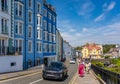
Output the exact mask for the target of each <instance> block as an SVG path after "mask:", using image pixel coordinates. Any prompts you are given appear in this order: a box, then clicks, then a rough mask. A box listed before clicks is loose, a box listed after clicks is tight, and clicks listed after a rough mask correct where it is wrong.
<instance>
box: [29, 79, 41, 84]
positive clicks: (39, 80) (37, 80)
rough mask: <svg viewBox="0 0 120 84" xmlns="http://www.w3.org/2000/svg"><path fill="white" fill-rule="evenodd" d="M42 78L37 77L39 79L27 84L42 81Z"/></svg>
mask: <svg viewBox="0 0 120 84" xmlns="http://www.w3.org/2000/svg"><path fill="white" fill-rule="evenodd" d="M42 80H43V79H39V80H36V81H33V82H31V83H29V84H34V83H37V82H39V81H42Z"/></svg>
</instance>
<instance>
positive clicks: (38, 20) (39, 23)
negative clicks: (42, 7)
mask: <svg viewBox="0 0 120 84" xmlns="http://www.w3.org/2000/svg"><path fill="white" fill-rule="evenodd" d="M37 25H38V26H42V16H38V18H37Z"/></svg>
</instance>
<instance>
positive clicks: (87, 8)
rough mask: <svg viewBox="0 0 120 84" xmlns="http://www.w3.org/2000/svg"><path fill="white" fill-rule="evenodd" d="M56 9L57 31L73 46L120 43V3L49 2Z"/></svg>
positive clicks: (102, 0)
mask: <svg viewBox="0 0 120 84" xmlns="http://www.w3.org/2000/svg"><path fill="white" fill-rule="evenodd" d="M47 2H48V3H50V4H52V6H54V8H55V9H56V13H57V28H58V30H59V31H60V33H61V35H62V37H63V39H64V40H66V41H68V42H69V43H70V45H72V46H73V47H76V46H81V45H84V44H86V43H97V44H120V0H47Z"/></svg>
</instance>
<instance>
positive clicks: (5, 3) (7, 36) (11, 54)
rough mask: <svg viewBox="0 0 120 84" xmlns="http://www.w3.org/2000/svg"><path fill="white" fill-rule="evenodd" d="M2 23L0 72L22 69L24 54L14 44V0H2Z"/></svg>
mask: <svg viewBox="0 0 120 84" xmlns="http://www.w3.org/2000/svg"><path fill="white" fill-rule="evenodd" d="M0 24H1V25H0V73H5V72H10V71H18V70H22V69H23V55H20V54H16V53H15V46H14V40H15V39H14V0H0ZM8 59H9V60H8ZM3 65H4V66H3Z"/></svg>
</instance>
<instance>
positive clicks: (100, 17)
mask: <svg viewBox="0 0 120 84" xmlns="http://www.w3.org/2000/svg"><path fill="white" fill-rule="evenodd" d="M104 17H105V13H102V14H101V15H99V16H98V17H97V18H95V19H94V22H98V21H101V20H103V19H104Z"/></svg>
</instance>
